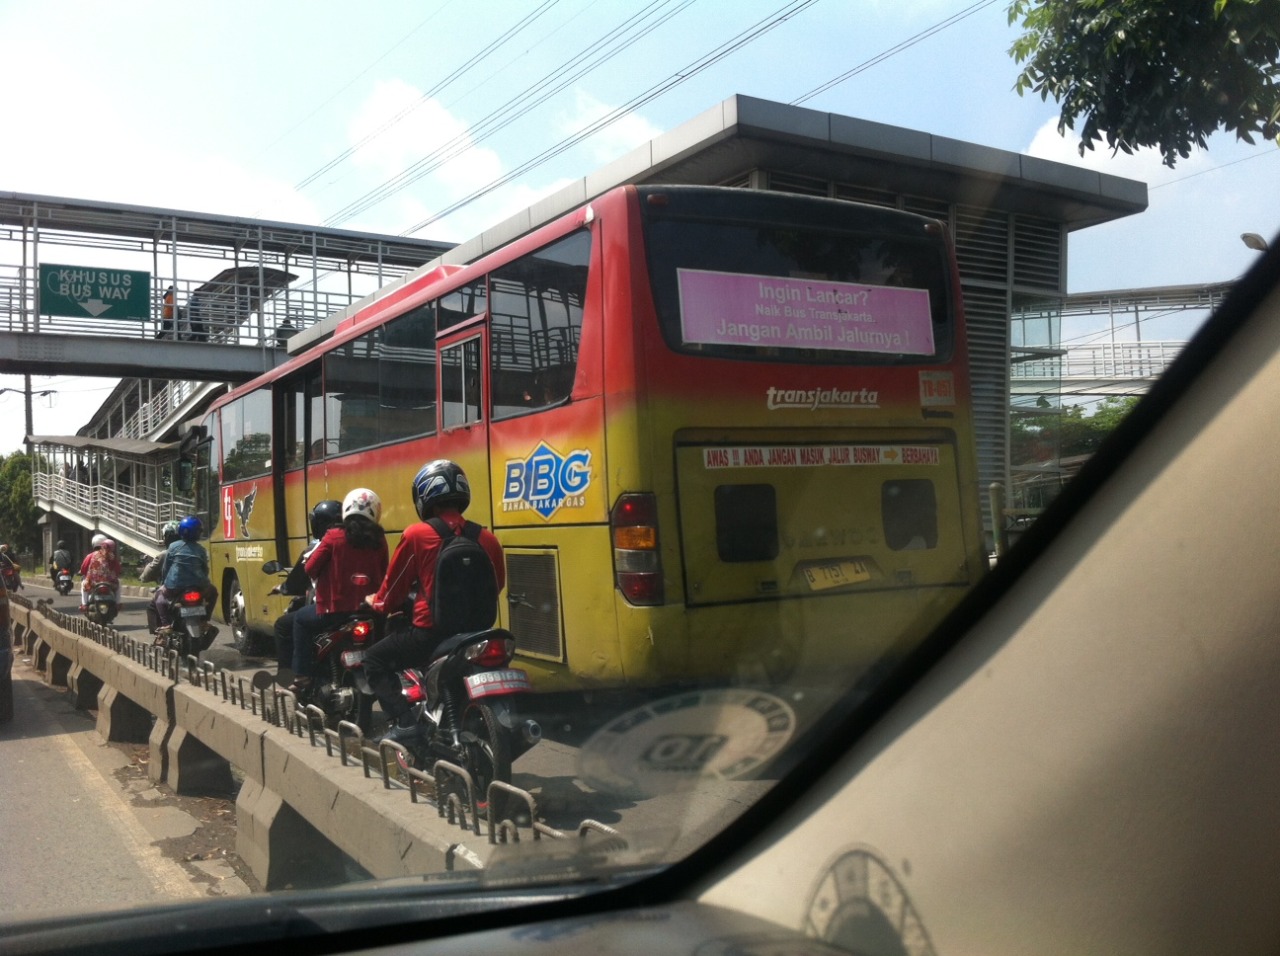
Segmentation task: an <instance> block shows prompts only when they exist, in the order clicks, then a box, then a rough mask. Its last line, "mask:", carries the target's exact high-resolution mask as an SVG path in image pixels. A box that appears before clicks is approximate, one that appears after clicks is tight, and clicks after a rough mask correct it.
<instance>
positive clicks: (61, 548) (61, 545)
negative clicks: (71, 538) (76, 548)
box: [56, 538, 67, 551]
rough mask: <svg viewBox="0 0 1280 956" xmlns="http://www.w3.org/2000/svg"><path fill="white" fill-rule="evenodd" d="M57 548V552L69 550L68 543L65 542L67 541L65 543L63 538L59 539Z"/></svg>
mask: <svg viewBox="0 0 1280 956" xmlns="http://www.w3.org/2000/svg"><path fill="white" fill-rule="evenodd" d="M56 548H57V550H59V551H66V550H67V542H65V541H63V540H62V539H61V538H59V539H58V543H57V545H56Z"/></svg>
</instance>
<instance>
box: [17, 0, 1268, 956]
mask: <svg viewBox="0 0 1280 956" xmlns="http://www.w3.org/2000/svg"><path fill="white" fill-rule="evenodd" d="M623 6H624V5H611V4H598V3H594V2H590V0H550V2H539V3H537V4H529V3H516V2H509V0H502V2H498V3H493V4H485V5H475V4H473V5H465V4H464V5H457V4H444V3H441V4H434V5H431V6H430V7H428V6H426V5H421V6H420V5H415V4H406V3H397V4H390V5H384V6H376V7H373V8H370V7H368V6H360V5H354V4H340V3H334V2H329V0H322V2H320V3H318V4H315V5H305V6H300V5H267V6H266V7H263V6H261V5H251V4H248V3H245V2H242V0H223V2H221V3H219V4H217V6H216V7H215V6H214V5H212V4H208V3H195V4H191V5H188V6H182V7H179V8H177V9H168V8H162V7H157V6H154V5H144V6H136V7H120V6H118V5H110V6H107V5H94V4H77V3H70V4H68V3H58V2H54V3H50V4H43V5H37V4H0V33H2V34H3V35H5V36H8V37H11V38H14V41H15V42H13V43H11V44H9V46H10V49H9V50H8V51H7V58H8V61H9V63H8V65H9V74H10V76H11V77H15V78H16V77H24V78H26V79H25V81H24V82H10V83H7V84H4V86H3V88H2V89H0V104H2V105H3V107H4V110H3V113H4V115H5V116H6V118H7V119H8V121H9V123H8V125H9V129H10V130H11V136H10V148H9V149H7V150H4V151H2V153H0V187H3V190H5V191H0V316H2V317H3V318H4V324H3V325H0V341H2V342H3V348H0V407H3V408H4V409H5V410H6V411H7V414H5V415H3V416H0V539H2V540H3V542H4V547H3V549H0V572H3V580H2V581H0V631H3V632H4V633H5V634H6V635H8V637H7V639H6V640H5V641H4V645H5V649H3V650H0V754H2V755H3V760H4V763H5V766H6V767H7V768H8V772H7V773H6V787H5V792H4V796H5V798H4V800H3V801H2V803H3V807H4V809H3V811H0V821H3V827H4V831H5V833H6V843H5V846H6V850H5V853H4V856H5V862H4V863H3V864H0V868H2V869H3V872H4V873H5V875H6V877H7V878H8V879H7V880H6V885H7V886H8V891H7V892H6V902H5V903H4V904H0V939H3V938H4V937H5V935H6V934H11V935H12V936H13V938H15V939H17V938H18V937H19V936H20V935H21V934H22V933H24V932H27V931H28V930H33V929H34V928H36V927H40V928H46V929H47V928H50V927H52V928H63V927H74V928H75V933H76V934H77V936H76V938H77V939H78V940H79V944H82V945H83V944H85V941H86V940H88V941H97V940H99V939H105V938H107V937H108V936H109V935H110V934H109V932H107V931H106V930H105V929H103V928H102V927H101V926H99V925H98V924H97V923H96V922H95V921H97V920H100V919H105V918H106V916H107V914H110V917H111V919H120V920H129V919H138V920H143V921H145V920H149V919H152V918H155V919H156V920H157V921H158V922H156V923H154V924H150V923H149V924H147V925H148V926H149V927H150V928H149V929H146V930H145V931H142V932H145V934H146V935H150V936H154V937H156V938H157V939H158V940H160V942H158V943H157V946H159V947H160V948H165V947H169V948H172V949H174V950H179V949H183V948H185V947H195V946H196V945H197V943H195V942H193V938H194V937H193V938H188V937H187V936H185V935H184V933H186V932H187V930H184V929H180V928H175V927H171V928H170V929H167V930H166V929H159V928H157V927H159V925H160V922H162V921H163V919H164V917H163V915H160V914H164V913H170V914H172V913H177V912H182V913H184V914H186V915H184V917H183V920H189V921H190V922H183V920H175V921H174V922H175V923H181V925H182V926H186V927H197V926H198V927H200V932H215V929H216V927H218V926H223V927H225V928H226V932H230V931H231V928H232V927H234V926H236V925H237V921H238V920H241V919H243V920H245V921H257V920H258V919H260V918H262V919H268V918H270V919H275V918H277V917H276V916H263V914H264V913H268V912H269V911H270V909H271V907H272V906H287V907H290V908H291V912H302V911H305V912H306V914H307V916H306V918H307V919H308V920H314V925H313V926H310V928H309V929H308V930H307V932H330V931H335V932H336V931H340V930H348V929H358V928H361V927H365V926H372V925H379V924H381V925H390V924H404V923H407V922H409V921H411V920H414V921H416V920H422V919H427V918H432V917H437V916H439V917H451V916H455V915H456V914H457V913H458V912H463V911H465V910H466V908H467V907H474V908H475V909H477V910H488V909H496V908H500V907H508V906H510V907H519V906H523V905H526V904H531V903H535V902H539V901H543V900H546V899H552V898H557V899H559V898H566V897H578V896H585V895H589V894H592V893H595V892H596V891H600V890H604V889H609V888H611V887H615V886H618V885H620V884H626V883H628V882H630V881H638V880H643V879H648V878H653V877H654V875H655V874H661V873H664V872H670V868H678V867H680V866H682V865H685V864H687V863H688V861H690V860H698V859H702V857H699V854H700V853H703V854H705V853H712V852H714V853H716V854H719V855H720V856H721V857H722V858H723V857H727V856H729V855H730V854H731V853H732V851H733V850H734V848H735V847H736V846H738V844H737V843H733V842H732V841H730V842H729V843H728V844H727V845H726V843H725V842H717V841H723V840H724V839H725V838H724V837H723V834H725V833H726V832H730V833H731V834H733V833H739V832H741V831H740V830H733V829H731V828H732V827H734V825H735V823H736V824H737V826H739V827H745V826H752V827H756V828H757V829H759V828H761V827H763V826H764V825H765V816H764V814H765V813H766V810H767V811H768V813H770V814H773V813H776V812H778V811H779V810H780V808H779V807H776V806H774V805H773V804H770V803H769V801H770V799H779V798H778V797H777V792H778V790H779V785H780V784H781V783H784V782H786V783H787V784H788V786H795V785H796V784H795V782H796V780H797V779H803V780H806V781H808V780H812V779H816V778H817V777H818V775H819V774H820V773H821V772H823V771H824V770H825V769H826V768H825V767H819V766H817V765H816V761H817V760H818V755H820V754H825V753H828V751H826V750H822V749H821V748H822V747H824V746H828V745H829V743H830V742H829V741H828V739H827V738H828V734H829V732H830V729H831V728H832V727H833V726H836V725H841V726H846V724H845V723H844V722H848V721H854V723H855V724H856V725H857V726H858V727H860V728H862V729H863V730H865V729H866V728H867V727H869V726H870V724H871V720H872V717H873V716H874V715H876V714H879V713H880V712H881V711H880V708H882V707H883V706H884V701H885V700H886V699H888V697H887V695H891V694H892V695H897V694H901V693H903V692H905V689H906V686H907V677H906V676H904V675H908V674H910V675H916V674H918V672H919V666H920V661H921V660H922V654H924V653H925V652H927V651H929V649H930V648H934V647H936V642H938V641H939V640H941V639H942V638H940V637H939V634H940V633H949V632H948V631H947V630H946V628H947V627H950V626H953V624H954V622H955V621H956V620H957V619H958V618H957V615H960V616H961V617H962V616H963V615H964V613H965V610H966V608H968V607H969V606H970V603H969V602H972V601H974V600H975V598H974V595H975V593H978V594H981V593H982V592H983V589H984V588H985V587H987V586H988V585H987V582H988V581H989V580H990V579H991V577H992V575H993V574H997V573H999V572H1000V570H1001V569H1007V568H1009V567H1010V566H1013V567H1015V568H1016V567H1018V566H1019V564H1020V562H1022V561H1023V560H1024V558H1023V551H1022V550H1021V549H1020V547H1019V543H1020V540H1021V539H1023V538H1024V537H1025V536H1032V535H1034V534H1035V529H1036V528H1037V523H1038V522H1039V521H1040V518H1041V515H1043V514H1044V513H1046V512H1050V513H1052V511H1053V509H1054V508H1055V507H1058V505H1057V502H1058V499H1059V498H1060V496H1062V495H1063V494H1064V489H1069V488H1070V487H1071V483H1072V481H1073V480H1074V479H1075V478H1076V476H1077V475H1079V474H1080V473H1081V472H1082V471H1086V473H1087V469H1088V468H1089V467H1090V465H1089V462H1090V460H1091V458H1092V457H1093V456H1094V453H1095V452H1096V451H1097V450H1098V449H1099V448H1100V447H1103V446H1104V443H1105V442H1106V441H1107V440H1108V436H1109V435H1110V434H1111V433H1112V432H1113V431H1114V430H1115V429H1116V428H1117V427H1121V423H1122V422H1123V421H1124V420H1126V416H1128V415H1129V413H1130V412H1131V411H1132V410H1133V409H1134V407H1135V406H1137V405H1138V404H1139V403H1140V402H1141V401H1142V399H1143V397H1144V396H1145V395H1146V394H1147V393H1148V392H1149V391H1150V390H1151V389H1152V387H1153V386H1155V385H1156V383H1158V382H1159V381H1160V379H1161V376H1162V375H1163V374H1164V372H1165V370H1166V369H1167V368H1169V367H1170V366H1171V365H1173V364H1174V363H1175V361H1176V360H1177V358H1178V356H1179V355H1180V354H1181V353H1182V351H1183V348H1184V347H1185V346H1186V344H1187V342H1188V341H1190V340H1191V339H1192V338H1193V337H1194V336H1195V335H1196V334H1197V331H1198V330H1199V329H1200V328H1201V326H1202V324H1203V323H1205V322H1206V320H1207V319H1208V318H1209V316H1210V315H1211V314H1212V312H1213V310H1214V309H1216V308H1217V307H1218V306H1219V305H1220V304H1221V303H1222V302H1223V301H1224V300H1225V299H1226V298H1227V297H1228V296H1229V295H1230V294H1231V292H1232V290H1233V289H1234V288H1236V286H1237V284H1238V282H1239V281H1240V277H1241V275H1242V274H1244V273H1245V272H1246V270H1248V269H1249V268H1250V267H1251V266H1253V265H1254V264H1255V263H1256V262H1257V261H1258V260H1259V258H1260V257H1262V256H1264V255H1266V254H1267V253H1268V251H1269V249H1270V247H1271V245H1272V244H1273V242H1274V240H1273V236H1275V234H1276V232H1277V226H1278V225H1280V191H1277V190H1276V189H1275V188H1274V183H1275V180H1276V172H1277V164H1278V163H1280V150H1278V149H1277V132H1278V129H1277V119H1276V117H1277V102H1280V101H1278V100H1277V99H1276V92H1275V91H1276V85H1275V77H1276V70H1277V60H1278V57H1280V53H1278V50H1280V45H1278V41H1277V37H1280V28H1277V27H1276V23H1277V22H1280V20H1278V19H1277V8H1276V3H1275V0H1217V2H1214V0H1196V2H1193V3H1188V4H1186V7H1187V12H1186V13H1185V16H1184V17H1183V19H1182V20H1180V21H1179V23H1181V25H1180V26H1178V25H1171V24H1170V23H1169V22H1167V19H1166V18H1164V14H1163V13H1161V10H1162V8H1163V7H1164V5H1162V4H1159V3H1156V2H1141V0H1126V2H1124V3H1115V4H1073V3H1070V2H1067V0H1005V2H1004V3H995V2H993V0H982V2H976V3H970V2H968V0H945V2H943V0H939V2H930V3H916V4H840V3H835V2H832V0H826V2H820V0H788V2H781V0H776V2H759V0H747V2H741V3H733V4H729V3H724V2H721V0H662V2H657V3H649V4H643V5H642V4H633V5H625V6H626V9H623ZM1086 9H1087V10H1088V11H1091V12H1090V13H1088V14H1087V15H1086V12H1085V10H1086ZM1183 21H1185V22H1183ZM1099 36H1101V37H1105V38H1106V43H1105V44H1102V47H1101V49H1100V48H1099V46H1098V45H1097V43H1098V42H1100V41H1098V37H1099ZM1157 50H1159V51H1162V52H1161V53H1160V54H1159V55H1157V54H1156V53H1155V52H1154V51H1157ZM1197 51H1198V52H1197ZM1228 54H1230V56H1228ZM1219 61H1224V62H1226V61H1229V63H1230V67H1229V68H1228V67H1227V66H1223V65H1221V64H1220V62H1219ZM1117 63H1119V64H1120V65H1116V64H1117ZM1125 64H1128V66H1127V67H1126V66H1125ZM1166 65H1167V66H1168V69H1167V70H1166V69H1165V66H1166ZM1120 77H1122V78H1123V81H1122V80H1121V79H1119V78H1120ZM32 87H34V89H33V88H32ZM1195 91H1202V92H1195ZM949 621H950V622H952V625H948V624H947V623H946V622H949ZM940 627H941V628H943V630H942V631H940V630H939V628H940ZM858 721H861V723H858ZM781 789H783V790H785V789H786V787H783V788H781ZM770 794H774V796H773V797H772V798H771V797H770ZM770 819H772V817H770ZM743 821H746V822H745V823H744V822H743ZM734 839H737V838H736V837H735V838H734ZM708 847H710V848H711V849H710V850H708ZM881 863H883V861H881ZM881 863H875V865H876V866H880V865H881ZM859 865H862V866H864V870H863V871H860V872H861V873H862V876H861V877H860V878H861V879H863V880H864V882H867V881H872V882H874V879H876V877H875V875H874V874H872V875H868V872H869V871H866V870H865V866H866V865H870V864H865V863H864V864H859ZM907 868H908V864H907V863H905V862H904V863H900V862H898V861H892V862H891V864H890V863H885V864H884V866H883V869H884V873H883V874H882V876H883V879H882V880H881V882H880V883H879V884H877V885H879V886H880V887H881V888H882V889H883V891H884V893H891V892H892V886H891V884H892V885H893V886H896V885H897V884H896V883H894V880H895V879H898V878H899V877H902V879H905V877H903V876H902V871H904V870H906V869H907ZM895 873H897V874H898V876H897V877H895V875H894V874H895ZM806 878H807V877H806ZM797 879H798V877H797ZM833 879H834V878H833ZM850 879H852V877H850ZM72 881H74V882H72ZM838 882H839V881H838V880H837V881H836V883H838ZM899 882H901V880H899ZM832 885H835V883H833V884H832ZM841 885H843V884H841ZM868 885H870V882H868ZM69 887H74V889H73V890H70V891H69ZM815 892H816V891H815ZM832 892H833V893H834V892H835V891H832ZM820 895H821V894H820V893H817V895H815V899H816V898H817V896H820ZM839 895H840V894H839V893H835V896H836V897H838V896H839ZM837 902H838V901H837ZM815 905H816V904H815ZM833 905H835V904H833ZM886 906H887V904H886ZM904 906H905V904H904ZM179 907H180V908H181V909H180V910H179V909H176V908H179ZM414 907H421V909H413V908H414ZM882 908H883V907H882ZM907 909H909V907H908V908H907ZM906 911H907V910H905V909H904V910H903V913H905V912H906ZM237 914H239V915H237ZM806 918H807V919H808V920H810V922H811V923H812V924H813V925H815V926H818V925H822V926H825V925H826V923H825V922H824V919H825V917H822V916H820V915H814V914H813V913H811V914H810V915H809V916H808V917H806ZM907 921H908V920H907V916H906V915H903V916H902V920H901V923H902V926H905V925H906V924H907ZM102 925H103V926H105V925H107V924H106V923H104V924H102ZM309 925H310V924H309ZM190 932H192V933H195V930H194V929H192V930H190ZM894 932H895V933H896V934H897V935H895V936H894V942H897V943H901V944H902V946H904V947H906V946H907V944H906V943H905V942H903V940H906V939H907V937H908V935H909V934H907V932H906V930H904V929H902V928H901V926H899V927H898V928H897V929H895V930H894ZM100 934H101V935H100ZM413 935H414V934H409V933H406V935H405V936H404V937H402V938H405V939H407V938H411V937H412V936H413ZM424 935H430V933H429V932H428V933H426V934H424ZM810 935H821V934H820V933H818V932H816V931H815V932H813V933H811V934H810ZM828 935H830V934H828ZM166 938H167V940H168V941H167V942H165V939H166ZM210 938H214V937H210ZM217 938H221V937H217ZM227 938H228V939H229V938H230V937H227ZM828 941H830V940H828ZM375 942H376V940H375ZM199 945H206V943H200V944H199ZM228 945H230V944H229V943H228ZM725 951H726V952H727V951H728V950H725ZM744 951H745V950H744ZM884 951H886V952H888V951H890V950H888V949H886V950H884ZM902 951H912V952H932V949H930V948H929V947H928V940H927V937H925V943H924V945H922V946H921V947H917V948H915V949H911V948H909V947H907V948H904V949H902Z"/></svg>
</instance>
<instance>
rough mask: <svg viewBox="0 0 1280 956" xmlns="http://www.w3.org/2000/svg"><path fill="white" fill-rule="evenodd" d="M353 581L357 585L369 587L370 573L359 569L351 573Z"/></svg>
mask: <svg viewBox="0 0 1280 956" xmlns="http://www.w3.org/2000/svg"><path fill="white" fill-rule="evenodd" d="M351 583H352V584H354V585H355V586H356V587H361V588H367V587H368V586H369V575H367V574H363V573H361V572H358V571H357V572H356V573H355V574H353V575H351Z"/></svg>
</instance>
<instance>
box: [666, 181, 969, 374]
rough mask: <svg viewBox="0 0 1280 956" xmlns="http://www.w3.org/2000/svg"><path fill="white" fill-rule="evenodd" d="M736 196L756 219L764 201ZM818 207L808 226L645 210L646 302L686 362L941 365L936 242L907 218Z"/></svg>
mask: <svg viewBox="0 0 1280 956" xmlns="http://www.w3.org/2000/svg"><path fill="white" fill-rule="evenodd" d="M767 198H772V197H767ZM788 198H791V199H794V198H795V197H788ZM744 200H745V201H744V204H743V205H744V207H746V208H747V209H748V210H751V209H752V207H758V211H759V212H761V213H763V214H767V212H768V210H769V208H770V207H771V205H772V204H770V203H768V202H767V201H766V202H757V201H756V200H755V198H754V197H750V196H749V195H748V196H744ZM672 205H673V206H677V207H678V206H679V205H680V204H679V203H674V204H672ZM821 205H822V207H823V208H822V209H821V210H819V209H818V208H817V207H816V206H815V207H814V211H815V213H819V212H820V213H821V215H820V219H821V221H820V222H814V223H797V222H794V221H790V222H768V221H743V219H741V218H734V219H725V220H716V219H713V218H695V217H693V216H692V215H687V213H686V214H681V213H682V211H681V210H679V209H674V210H673V209H670V208H668V207H659V208H658V209H657V210H653V209H646V210H645V213H646V220H647V221H646V227H645V239H646V250H647V256H648V261H649V269H650V277H651V281H652V288H653V295H654V304H655V306H656V308H657V312H658V319H659V322H660V324H661V327H662V333H663V337H664V338H665V339H666V341H667V344H668V345H670V346H671V347H672V348H673V349H676V350H677V351H681V352H688V353H693V354H704V355H714V356H718V357H724V358H745V359H753V360H765V361H769V360H772V361H780V362H809V363H824V364H826V363H831V364H835V363H839V364H858V365H870V364H933V363H938V362H942V361H945V360H946V359H948V358H949V357H950V353H951V342H952V332H953V323H952V321H951V310H952V303H951V289H950V278H949V276H950V272H949V265H948V262H949V260H948V257H947V254H946V247H945V245H944V244H943V242H942V240H941V238H940V237H937V236H933V235H929V234H927V233H926V232H925V230H924V222H925V221H924V220H923V219H920V218H918V217H914V216H906V215H903V214H898V213H895V212H893V211H885V210H878V209H870V208H868V207H862V206H857V205H855V204H852V203H832V202H823V203H822V204H821ZM833 207H834V209H833ZM840 207H844V208H843V210H841V208H840ZM842 211H843V213H844V216H843V221H841V217H840V215H839V214H840V213H841V212H842ZM833 212H834V213H835V214H834V215H833ZM706 214H707V213H705V212H704V215H706Z"/></svg>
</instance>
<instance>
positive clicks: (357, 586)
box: [307, 525, 387, 614]
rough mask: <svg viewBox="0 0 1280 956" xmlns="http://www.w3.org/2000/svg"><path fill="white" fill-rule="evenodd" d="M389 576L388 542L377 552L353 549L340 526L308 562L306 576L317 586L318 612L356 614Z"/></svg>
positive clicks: (331, 531)
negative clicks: (374, 589)
mask: <svg viewBox="0 0 1280 956" xmlns="http://www.w3.org/2000/svg"><path fill="white" fill-rule="evenodd" d="M386 572H387V539H386V538H383V539H382V542H381V544H380V546H378V547H375V548H354V547H352V546H351V544H350V542H348V541H347V533H346V531H344V530H343V529H342V526H341V525H339V526H338V527H336V528H330V529H329V530H328V531H327V532H326V533H325V536H324V537H323V538H321V539H320V543H319V544H318V545H316V548H315V550H314V551H312V552H311V557H309V558H307V574H308V575H309V576H310V577H311V578H312V580H314V581H315V582H316V612H317V613H319V614H333V613H336V612H339V611H354V610H357V609H358V608H359V607H360V604H361V602H362V601H363V600H364V599H365V596H366V595H367V594H368V593H369V589H370V588H371V587H373V584H374V582H376V581H381V580H382V578H383V575H385V574H386Z"/></svg>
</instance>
